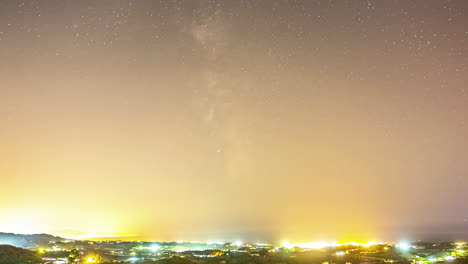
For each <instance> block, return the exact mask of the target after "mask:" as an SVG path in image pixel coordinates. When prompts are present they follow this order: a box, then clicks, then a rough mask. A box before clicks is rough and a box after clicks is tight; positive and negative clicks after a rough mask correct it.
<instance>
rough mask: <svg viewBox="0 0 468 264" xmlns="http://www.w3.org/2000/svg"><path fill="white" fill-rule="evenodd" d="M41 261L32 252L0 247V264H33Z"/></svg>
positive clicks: (7, 246) (4, 246)
mask: <svg viewBox="0 0 468 264" xmlns="http://www.w3.org/2000/svg"><path fill="white" fill-rule="evenodd" d="M34 263H42V259H41V258H40V257H39V256H38V255H36V254H35V253H34V252H32V251H29V250H27V249H23V248H17V247H14V246H10V245H0V264H34Z"/></svg>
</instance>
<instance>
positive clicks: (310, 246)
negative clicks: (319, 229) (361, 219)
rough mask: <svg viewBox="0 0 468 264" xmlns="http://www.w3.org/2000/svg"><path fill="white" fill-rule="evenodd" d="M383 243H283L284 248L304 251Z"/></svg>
mask: <svg viewBox="0 0 468 264" xmlns="http://www.w3.org/2000/svg"><path fill="white" fill-rule="evenodd" d="M379 244H382V243H378V242H367V243H359V242H345V243H337V242H330V243H328V242H313V243H296V244H291V243H289V242H287V241H285V242H283V243H282V246H283V247H285V248H288V249H291V248H295V247H298V248H302V249H322V248H330V247H339V246H356V247H371V246H374V245H379Z"/></svg>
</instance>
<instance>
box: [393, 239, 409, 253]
mask: <svg viewBox="0 0 468 264" xmlns="http://www.w3.org/2000/svg"><path fill="white" fill-rule="evenodd" d="M396 247H397V248H399V249H400V250H403V251H407V250H409V249H410V248H411V244H410V243H408V242H406V241H402V242H400V243H398V244H397V245H396Z"/></svg>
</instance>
